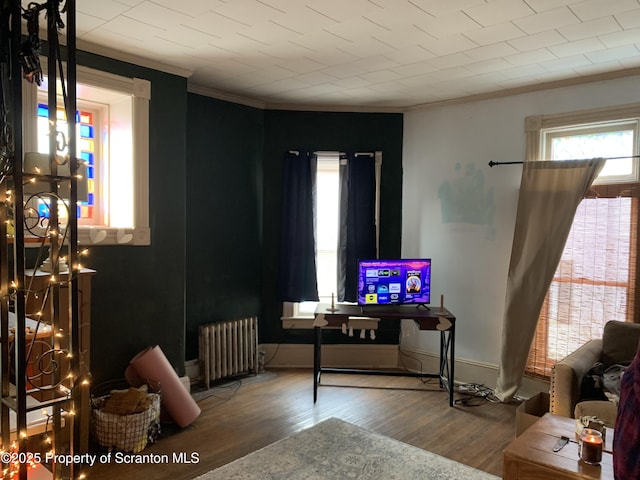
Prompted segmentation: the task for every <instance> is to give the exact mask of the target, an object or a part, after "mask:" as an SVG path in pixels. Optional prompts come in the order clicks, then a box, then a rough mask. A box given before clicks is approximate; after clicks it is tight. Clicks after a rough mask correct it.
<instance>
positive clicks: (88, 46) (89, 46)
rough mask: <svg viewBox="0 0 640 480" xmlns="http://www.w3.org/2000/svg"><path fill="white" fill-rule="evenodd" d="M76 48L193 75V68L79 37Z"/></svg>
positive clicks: (188, 75)
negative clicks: (152, 58) (127, 51)
mask: <svg viewBox="0 0 640 480" xmlns="http://www.w3.org/2000/svg"><path fill="white" fill-rule="evenodd" d="M77 47H78V50H83V51H85V52H89V53H93V54H96V55H102V56H103V57H108V58H112V59H114V60H120V61H122V62H127V63H132V64H134V65H138V66H140V67H145V68H151V69H153V70H158V71H160V72H164V73H170V74H172V75H177V76H179V77H185V78H189V77H190V76H191V75H193V70H190V69H188V68H182V67H176V66H175V65H167V64H166V63H162V62H158V61H155V60H150V59H148V58H145V57H141V56H138V55H134V54H131V53H126V52H122V51H120V50H115V49H113V48H109V47H105V46H103V45H97V44H95V43H91V42H87V41H84V40H81V39H78V40H77Z"/></svg>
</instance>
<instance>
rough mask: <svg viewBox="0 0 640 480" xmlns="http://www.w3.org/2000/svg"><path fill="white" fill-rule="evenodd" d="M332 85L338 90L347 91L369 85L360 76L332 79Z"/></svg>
mask: <svg viewBox="0 0 640 480" xmlns="http://www.w3.org/2000/svg"><path fill="white" fill-rule="evenodd" d="M331 83H333V84H334V85H335V86H336V87H338V88H344V89H347V90H351V89H355V88H363V87H365V86H367V85H369V84H370V82H368V81H367V80H365V79H364V78H362V77H360V76H355V77H347V78H334V79H333V81H332V82H331Z"/></svg>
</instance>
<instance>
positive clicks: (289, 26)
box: [22, 0, 640, 107]
mask: <svg viewBox="0 0 640 480" xmlns="http://www.w3.org/2000/svg"><path fill="white" fill-rule="evenodd" d="M27 3H28V0H22V4H23V5H24V6H25V7H26V5H27ZM77 10H78V15H77V18H78V36H79V38H80V39H81V40H83V41H85V42H84V44H85V45H87V47H88V48H89V47H90V46H91V45H95V46H97V47H100V46H104V49H105V50H110V51H113V52H114V57H115V58H120V57H119V53H118V52H123V53H125V54H126V55H124V57H125V59H126V60H127V61H129V59H130V58H131V56H132V55H138V56H139V57H142V58H144V59H145V61H144V62H142V63H143V64H145V65H146V64H147V63H148V60H151V61H155V62H159V64H164V65H168V66H173V67H179V68H180V69H181V70H182V71H184V72H189V71H191V72H193V74H192V75H191V77H190V79H189V84H190V85H193V86H202V87H207V86H208V87H210V88H214V89H217V90H220V91H223V92H224V91H227V92H229V93H233V94H237V95H240V96H242V95H245V96H246V97H247V98H249V99H251V98H254V99H256V100H260V101H263V102H270V101H272V102H281V103H298V102H303V103H304V102H309V104H311V103H313V104H317V105H322V104H330V103H332V102H335V104H336V105H338V104H342V105H343V106H348V105H362V106H366V105H369V106H375V105H390V106H396V107H398V106H401V105H405V106H409V105H422V104H425V103H427V102H429V101H438V100H442V99H449V98H455V97H456V96H460V95H473V94H477V93H480V92H488V91H499V90H501V89H503V88H512V87H514V86H526V85H533V84H536V83H541V82H542V83H544V82H549V81H553V80H562V79H568V78H572V77H576V76H580V75H589V74H591V73H599V72H606V71H612V70H619V69H623V68H634V67H638V66H640V0H446V1H445V0H347V1H345V0H304V1H301V0H180V2H175V0H82V1H81V2H77ZM621 29H626V30H624V31H622V30H621ZM95 51H96V53H100V54H103V53H104V50H100V49H98V50H95Z"/></svg>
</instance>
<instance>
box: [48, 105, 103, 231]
mask: <svg viewBox="0 0 640 480" xmlns="http://www.w3.org/2000/svg"><path fill="white" fill-rule="evenodd" d="M56 118H57V122H58V132H60V134H62V135H64V132H67V121H66V115H65V112H64V109H62V108H58V110H57V112H56ZM93 119H94V115H93V113H92V112H87V111H82V110H81V111H78V112H76V125H77V135H78V138H77V142H78V143H77V145H78V158H79V160H80V161H81V162H83V163H84V164H85V165H86V178H85V179H84V180H82V181H86V183H87V198H86V199H78V205H77V217H78V220H79V221H80V220H87V219H93V218H94V207H95V203H94V202H95V188H96V185H95V180H96V179H95V172H96V165H95V160H96V138H95V131H96V129H95V125H94V123H93ZM59 143H60V142H59ZM60 146H62V147H64V148H62V150H59V151H58V153H59V154H60V155H66V154H67V153H68V152H67V145H66V142H63V144H62V145H60ZM38 152H40V153H48V152H49V107H48V106H47V105H46V104H43V103H39V104H38Z"/></svg>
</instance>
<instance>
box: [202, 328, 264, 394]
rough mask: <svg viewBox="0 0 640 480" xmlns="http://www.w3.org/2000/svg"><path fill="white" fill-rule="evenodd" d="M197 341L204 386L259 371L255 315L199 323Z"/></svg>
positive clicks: (207, 386)
mask: <svg viewBox="0 0 640 480" xmlns="http://www.w3.org/2000/svg"><path fill="white" fill-rule="evenodd" d="M198 340H199V344H200V345H199V361H200V375H201V377H202V380H203V383H204V386H205V388H209V387H210V385H211V382H213V381H215V380H220V379H223V378H226V377H232V376H235V375H241V374H243V373H249V372H253V373H258V367H259V365H258V318H257V317H248V318H242V319H240V320H232V321H227V322H218V323H210V324H207V325H201V326H200V332H199V339H198Z"/></svg>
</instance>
